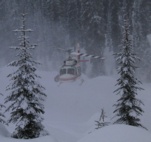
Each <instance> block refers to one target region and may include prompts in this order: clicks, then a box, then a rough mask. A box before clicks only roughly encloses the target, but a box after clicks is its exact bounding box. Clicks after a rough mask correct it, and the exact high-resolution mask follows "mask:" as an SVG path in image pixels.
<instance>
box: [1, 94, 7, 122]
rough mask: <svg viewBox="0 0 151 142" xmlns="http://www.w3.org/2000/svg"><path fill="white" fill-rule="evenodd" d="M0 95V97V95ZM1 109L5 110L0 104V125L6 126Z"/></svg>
mask: <svg viewBox="0 0 151 142" xmlns="http://www.w3.org/2000/svg"><path fill="white" fill-rule="evenodd" d="M0 95H2V94H1V93H0ZM3 108H5V106H4V105H3V104H0V123H2V124H6V122H5V120H4V118H5V115H4V114H3V113H2V112H1V111H2V109H3Z"/></svg>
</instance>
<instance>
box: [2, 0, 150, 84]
mask: <svg viewBox="0 0 151 142" xmlns="http://www.w3.org/2000/svg"><path fill="white" fill-rule="evenodd" d="M113 1H114V2H113ZM150 4H151V3H150V1H149V0H139V1H137V0H129V1H125V0H100V1H98V0H94V1H93V2H92V1H91V0H73V1H70V0H67V1H62V0H32V1H31V0H19V1H18V0H7V1H6V0H0V18H1V20H0V43H1V44H0V48H1V52H0V67H3V66H6V65H7V64H8V63H9V62H10V61H12V60H14V59H15V58H16V52H15V51H13V50H12V49H10V47H11V46H18V45H19V41H18V36H19V35H18V34H17V33H15V32H13V30H15V29H17V28H19V27H20V26H21V13H27V15H26V27H27V28H30V29H32V30H33V32H31V33H30V34H29V35H28V36H29V40H30V42H31V44H37V45H38V46H37V47H36V49H35V50H34V52H33V57H34V58H35V60H37V61H39V62H40V63H41V66H40V67H39V69H42V70H48V71H57V70H59V67H60V66H61V65H62V62H63V60H64V59H65V58H66V53H65V52H62V51H60V50H58V48H63V49H68V48H74V47H75V46H76V44H77V43H79V44H80V48H81V51H85V52H86V53H88V54H94V55H98V56H103V57H105V60H104V61H103V62H102V61H100V60H94V59H91V60H90V62H88V63H86V64H83V65H82V66H84V68H85V69H83V73H85V74H86V75H88V76H89V77H96V76H100V75H114V74H116V67H115V65H116V63H115V61H114V56H113V54H114V53H115V52H118V51H119V50H120V44H121V40H122V26H123V15H124V14H123V13H124V12H126V13H128V15H129V23H130V26H131V35H132V40H133V48H134V52H135V53H136V54H137V55H138V56H139V57H140V59H141V62H138V63H137V66H138V67H139V69H138V73H137V74H138V76H139V77H140V78H141V79H142V80H144V81H149V82H150V81H151V76H150V74H151V71H150V70H151V66H150V62H151V48H150V46H151V42H150V41H151V40H150V39H151V38H150V34H151V32H150V29H151V26H150V25H151V24H150V22H151V17H150V16H149V15H150V14H151V10H150V9H149V5H150ZM144 15H145V16H144Z"/></svg>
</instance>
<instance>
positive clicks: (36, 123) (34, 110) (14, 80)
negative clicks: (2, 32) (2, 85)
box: [5, 14, 46, 139]
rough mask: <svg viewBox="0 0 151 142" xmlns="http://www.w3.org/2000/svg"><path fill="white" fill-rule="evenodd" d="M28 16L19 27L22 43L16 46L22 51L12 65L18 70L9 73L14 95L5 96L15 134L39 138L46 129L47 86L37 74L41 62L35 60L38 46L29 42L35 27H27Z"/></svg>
mask: <svg viewBox="0 0 151 142" xmlns="http://www.w3.org/2000/svg"><path fill="white" fill-rule="evenodd" d="M25 15H26V14H22V20H21V21H22V25H21V27H20V28H19V29H16V30H15V32H17V33H19V34H20V36H19V41H20V44H19V46H18V47H14V49H15V50H16V51H18V54H17V57H18V58H17V59H16V60H15V61H13V62H11V63H10V64H9V66H11V67H14V69H15V71H14V72H13V73H11V74H9V75H8V77H9V78H10V84H9V85H8V86H7V90H8V91H9V92H10V94H9V95H8V96H7V97H6V98H5V103H8V104H9V106H8V107H7V108H6V112H7V111H10V118H9V120H8V123H14V124H15V131H14V132H13V134H12V137H14V138H22V139H30V138H37V137H39V136H40V134H41V132H43V130H44V126H43V125H42V121H43V117H42V114H44V105H43V101H44V99H45V97H46V94H45V93H44V92H43V91H44V87H42V86H41V85H40V84H39V83H38V78H39V76H38V75H37V74H36V65H37V64H38V63H37V62H35V61H34V60H33V58H32V54H31V52H32V50H34V48H35V45H31V44H30V42H29V38H28V36H27V33H29V32H32V30H31V29H26V27H25Z"/></svg>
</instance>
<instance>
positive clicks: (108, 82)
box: [0, 67, 151, 142]
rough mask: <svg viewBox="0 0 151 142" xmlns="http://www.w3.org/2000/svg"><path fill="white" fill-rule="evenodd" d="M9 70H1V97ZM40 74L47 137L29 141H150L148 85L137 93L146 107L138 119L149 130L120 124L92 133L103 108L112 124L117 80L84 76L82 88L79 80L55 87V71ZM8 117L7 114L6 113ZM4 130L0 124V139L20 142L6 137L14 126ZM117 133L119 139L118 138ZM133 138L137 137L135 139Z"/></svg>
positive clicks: (150, 124)
mask: <svg viewBox="0 0 151 142" xmlns="http://www.w3.org/2000/svg"><path fill="white" fill-rule="evenodd" d="M11 70H12V69H11ZM11 70H10V68H8V67H5V68H1V69H0V78H1V84H0V90H1V93H3V94H4V95H7V92H6V91H5V88H6V86H7V85H8V78H7V77H6V76H7V75H8V73H9V72H12V71H11ZM39 74H40V76H41V77H42V79H41V80H40V81H41V83H42V85H43V86H44V87H45V88H46V94H47V99H46V103H45V112H46V113H45V115H44V117H45V120H44V122H43V123H44V125H45V127H46V129H47V130H48V131H49V133H50V135H49V136H46V137H40V138H38V139H33V140H28V141H35V142H41V141H45V142H47V141H49V142H93V140H94V137H96V139H97V140H96V139H95V140H94V141H95V142H97V141H101V140H102V141H103V142H127V141H130V140H131V141H132V142H141V140H143V142H149V141H150V140H151V123H150V119H151V113H150V106H151V105H150V102H151V97H150V92H151V87H150V86H151V84H143V88H144V89H145V91H141V92H139V94H140V95H139V96H138V97H140V98H141V99H142V100H143V102H144V104H145V106H144V107H143V109H144V111H145V113H144V114H143V116H142V118H141V120H142V124H143V125H144V126H145V127H147V128H148V131H146V130H144V129H140V128H135V127H130V126H120V125H110V126H107V127H105V128H102V129H100V130H94V129H95V120H98V119H99V115H100V111H101V108H104V110H105V112H106V115H107V116H108V118H107V120H108V121H110V122H111V123H112V122H113V121H114V120H113V119H111V118H112V117H113V116H114V115H113V110H114V108H113V107H112V106H113V104H114V103H115V102H116V100H117V97H118V96H116V95H115V94H113V91H114V90H115V89H116V87H115V84H116V79H115V78H113V77H105V76H102V77H98V78H94V79H88V78H87V77H84V80H85V81H84V83H83V84H82V85H80V82H78V81H77V82H72V83H64V84H61V85H58V84H57V83H55V82H54V77H55V75H56V74H57V73H56V72H44V71H41V72H39ZM0 102H3V98H2V99H0ZM7 116H8V114H6V117H7ZM5 128H6V129H5ZM5 128H4V127H3V126H1V125H0V138H1V139H2V141H3V142H10V141H12V142H17V141H20V140H16V139H12V138H10V137H8V136H9V133H10V132H12V131H13V129H14V127H13V125H9V126H5ZM120 132H121V133H120ZM119 133H120V135H121V136H120V137H117V135H118V134H119ZM128 134H131V136H129V135H128ZM136 136H139V137H140V138H138V139H135V138H136Z"/></svg>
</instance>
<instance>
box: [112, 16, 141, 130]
mask: <svg viewBox="0 0 151 142" xmlns="http://www.w3.org/2000/svg"><path fill="white" fill-rule="evenodd" d="M115 55H116V61H117V64H118V74H119V75H120V77H119V79H118V80H117V85H118V86H119V87H118V88H117V89H116V90H115V92H116V93H117V95H119V96H120V98H119V99H118V100H117V103H116V104H115V105H114V106H115V107H116V108H115V110H114V113H115V114H116V116H117V117H118V119H117V120H116V121H115V123H120V124H127V125H132V126H141V127H143V126H142V125H141V123H140V118H139V116H140V115H142V113H143V110H142V108H141V105H143V102H142V101H141V100H139V99H138V98H137V95H138V94H137V90H142V88H141V87H139V86H138V85H139V84H140V83H141V82H140V81H139V80H138V79H137V78H136V77H135V71H136V66H135V64H136V61H137V59H139V58H138V57H137V56H136V54H134V53H133V49H132V41H131V38H130V25H129V22H128V19H127V18H125V20H124V26H123V39H122V47H121V51H120V52H119V53H116V54H115Z"/></svg>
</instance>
